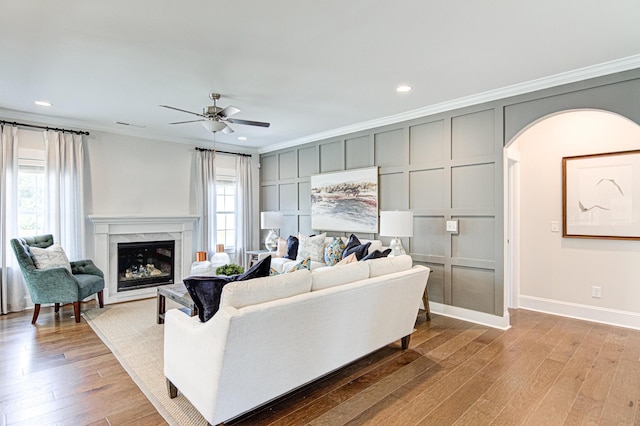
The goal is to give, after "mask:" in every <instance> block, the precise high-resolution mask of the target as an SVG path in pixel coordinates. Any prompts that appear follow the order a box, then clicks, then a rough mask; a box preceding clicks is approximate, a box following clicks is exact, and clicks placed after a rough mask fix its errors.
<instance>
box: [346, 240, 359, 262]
mask: <svg viewBox="0 0 640 426" xmlns="http://www.w3.org/2000/svg"><path fill="white" fill-rule="evenodd" d="M359 245H360V240H359V239H358V237H356V236H355V235H353V234H351V235H350V236H349V239H348V240H347V244H345V245H344V251H343V252H342V258H343V259H344V258H345V257H347V256H349V255H350V254H351V253H352V252H351V251H350V252H349V253H347V250H351V249H353V248H354V247H357V246H359Z"/></svg>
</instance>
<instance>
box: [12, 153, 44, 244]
mask: <svg viewBox="0 0 640 426" xmlns="http://www.w3.org/2000/svg"><path fill="white" fill-rule="evenodd" d="M43 233H44V161H43V160H38V159H31V158H26V159H25V158H21V159H19V160H18V235H20V236H21V237H30V236H34V235H41V234H43Z"/></svg>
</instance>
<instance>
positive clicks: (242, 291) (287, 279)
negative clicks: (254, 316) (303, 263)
mask: <svg viewBox="0 0 640 426" xmlns="http://www.w3.org/2000/svg"><path fill="white" fill-rule="evenodd" d="M310 290H311V272H309V270H307V269H301V270H299V271H295V272H292V273H290V274H280V275H275V276H271V277H264V278H256V279H253V280H250V281H236V282H232V283H229V284H228V285H226V286H225V287H224V289H223V291H222V301H221V302H220V306H232V307H234V308H236V309H240V308H243V307H245V306H250V305H257V304H259V303H265V302H269V301H272V300H277V299H282V298H285V297H291V296H295V295H297V294H303V293H308V292H309V291H310Z"/></svg>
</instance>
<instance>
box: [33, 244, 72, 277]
mask: <svg viewBox="0 0 640 426" xmlns="http://www.w3.org/2000/svg"><path fill="white" fill-rule="evenodd" d="M29 251H31V256H32V258H33V263H35V265H36V268H38V269H51V268H59V267H61V266H63V267H65V268H67V269H68V270H69V272H71V263H69V258H67V255H66V254H65V252H64V250H63V249H62V247H61V246H60V244H57V243H54V244H52V245H50V246H49V247H47V248H39V247H29Z"/></svg>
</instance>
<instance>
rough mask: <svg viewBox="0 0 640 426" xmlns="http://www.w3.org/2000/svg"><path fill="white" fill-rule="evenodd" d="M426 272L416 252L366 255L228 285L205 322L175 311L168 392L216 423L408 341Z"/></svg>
mask: <svg viewBox="0 0 640 426" xmlns="http://www.w3.org/2000/svg"><path fill="white" fill-rule="evenodd" d="M429 272H430V270H429V268H426V267H424V266H413V267H412V261H411V257H410V256H399V257H395V258H394V257H389V258H382V259H375V260H368V261H364V262H356V263H351V264H348V265H344V266H335V267H333V268H323V269H322V270H317V271H313V272H310V271H308V270H300V271H296V272H292V273H287V274H280V275H276V276H271V277H265V278H255V279H253V280H249V281H240V282H233V283H230V284H228V285H226V286H225V287H224V290H223V292H222V300H221V302H220V309H219V310H218V311H217V312H216V314H215V315H214V316H213V317H212V318H211V319H210V320H209V321H207V322H206V323H202V322H200V321H199V319H198V317H190V316H188V315H186V314H185V313H184V312H182V311H180V310H177V309H172V310H169V311H168V312H167V313H166V315H165V332H164V374H165V376H166V378H167V386H168V389H169V393H170V396H172V397H175V396H176V395H177V393H178V390H179V391H180V393H182V395H183V396H184V397H186V398H187V399H188V400H189V401H190V402H191V403H192V404H193V406H194V407H195V408H196V409H198V411H200V413H202V415H203V416H204V417H205V419H207V421H208V422H209V423H211V424H218V423H220V422H223V421H226V420H229V419H232V418H234V417H237V416H239V415H241V414H243V413H245V412H247V411H249V410H251V409H253V408H255V407H258V406H260V405H263V404H265V403H267V402H269V401H271V400H273V399H275V398H277V397H279V396H281V395H283V394H286V393H288V392H290V391H292V390H294V389H296V388H298V387H300V386H302V385H304V384H307V383H309V382H311V381H313V380H315V379H317V378H319V377H322V376H324V375H326V374H328V373H330V372H332V371H334V370H336V369H338V368H340V367H342V366H344V365H346V364H348V363H350V362H352V361H354V360H356V359H358V358H360V357H362V356H364V355H367V354H369V353H371V352H373V351H375V350H377V349H379V348H381V347H383V346H385V345H388V344H390V343H392V342H394V341H397V340H399V339H401V340H402V346H403V349H404V348H406V347H407V346H408V343H409V336H410V334H411V333H412V332H413V330H414V325H415V321H416V317H417V314H418V310H419V307H420V301H421V297H422V295H423V292H424V290H425V287H426V284H427V279H428V277H429Z"/></svg>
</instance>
